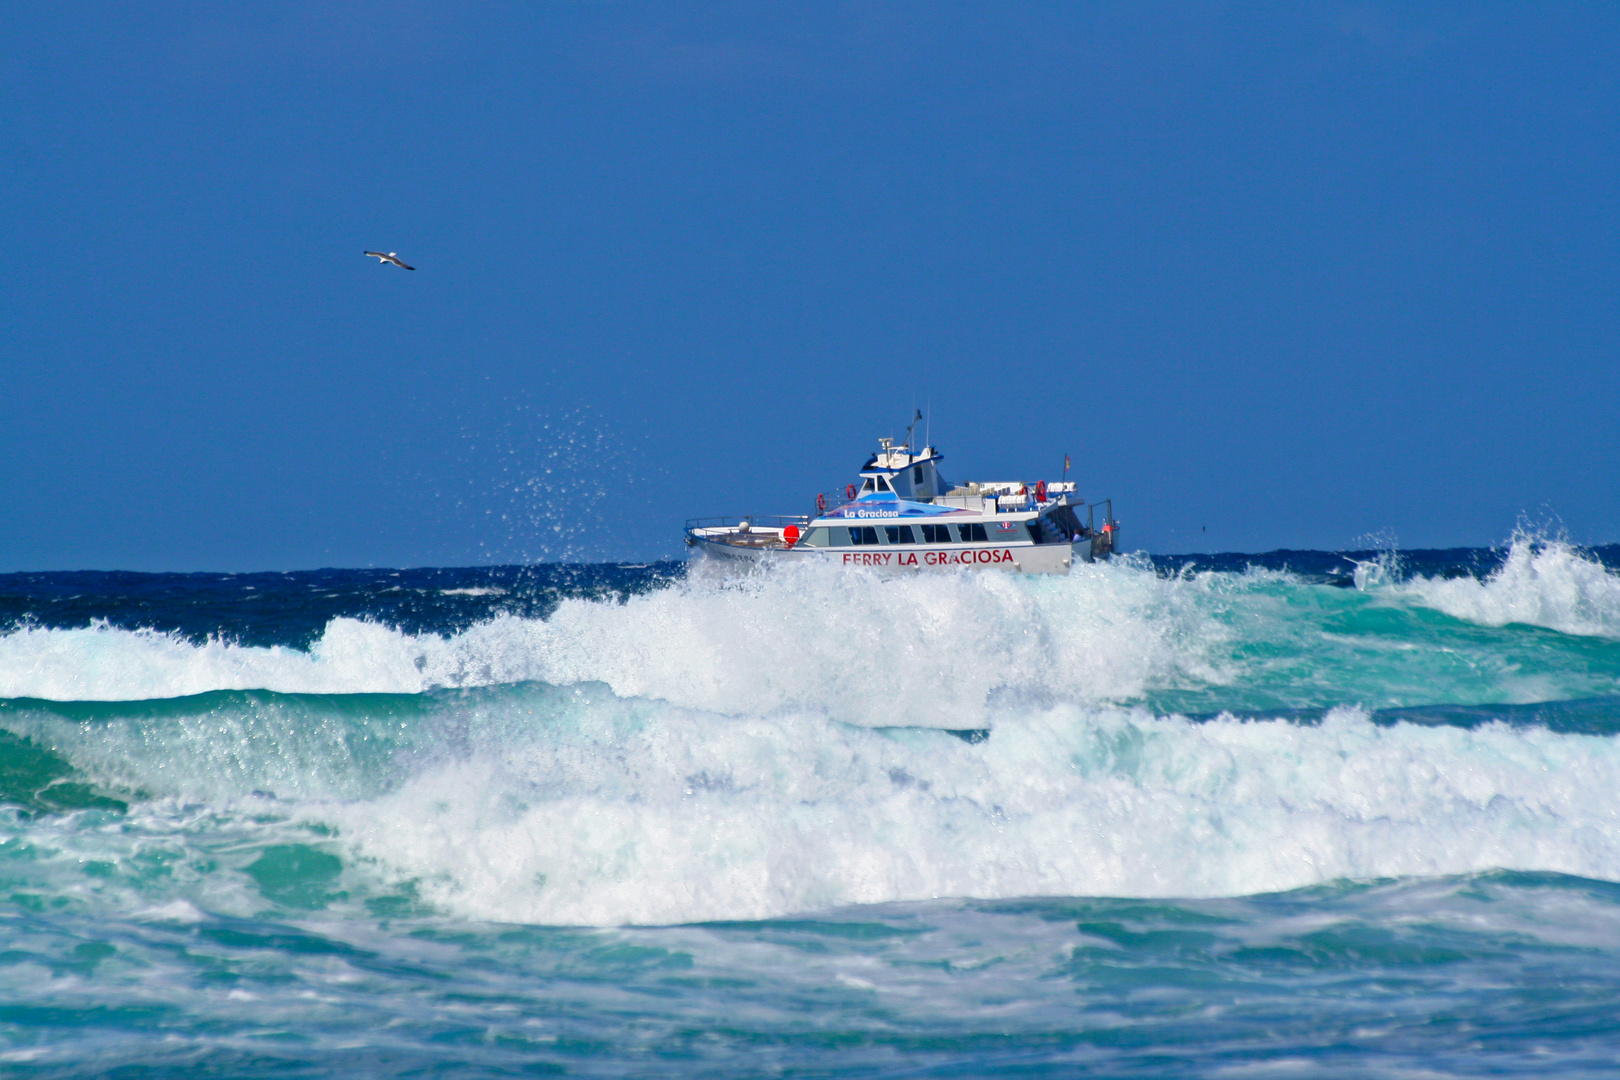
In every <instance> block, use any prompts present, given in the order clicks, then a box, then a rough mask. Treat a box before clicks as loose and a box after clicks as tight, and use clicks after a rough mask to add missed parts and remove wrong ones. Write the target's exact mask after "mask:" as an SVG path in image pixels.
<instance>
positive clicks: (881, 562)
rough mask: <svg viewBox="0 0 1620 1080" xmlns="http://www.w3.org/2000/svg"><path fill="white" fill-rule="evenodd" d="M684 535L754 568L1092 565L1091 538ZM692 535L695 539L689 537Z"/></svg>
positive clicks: (1048, 569) (1053, 570)
mask: <svg viewBox="0 0 1620 1080" xmlns="http://www.w3.org/2000/svg"><path fill="white" fill-rule="evenodd" d="M701 533H702V530H695V529H694V530H691V531H689V532H688V533H687V541H686V542H687V544H688V545H689V546H690V547H691V548H692V550H693V551H694V552H696V553H698V554H701V555H706V556H709V557H712V558H717V559H729V560H732V561H740V562H750V563H760V562H773V561H777V560H783V559H790V560H798V559H813V560H819V561H821V562H824V563H831V564H832V565H834V566H858V567H862V568H864V569H868V570H876V571H878V572H880V573H894V574H903V573H927V572H929V571H939V570H1003V571H1006V572H1007V573H1014V574H1019V573H1022V574H1067V573H1068V572H1069V568H1070V567H1071V566H1073V565H1074V564H1075V563H1077V562H1082V563H1085V562H1091V561H1092V538H1091V537H1087V538H1085V539H1082V540H1076V541H1074V542H1073V543H1069V544H996V543H988V544H937V545H920V544H919V545H909V544H885V545H881V546H879V547H876V548H870V547H834V548H825V547H804V546H798V547H791V548H790V547H786V546H785V545H749V546H744V545H741V544H736V543H728V542H727V541H726V539H724V538H723V537H722V536H704V535H701ZM694 534H697V535H694Z"/></svg>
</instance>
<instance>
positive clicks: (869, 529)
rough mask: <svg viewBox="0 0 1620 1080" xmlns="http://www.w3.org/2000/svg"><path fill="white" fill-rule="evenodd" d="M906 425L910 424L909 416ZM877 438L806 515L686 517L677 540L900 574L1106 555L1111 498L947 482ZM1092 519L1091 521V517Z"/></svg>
mask: <svg viewBox="0 0 1620 1080" xmlns="http://www.w3.org/2000/svg"><path fill="white" fill-rule="evenodd" d="M913 427H915V422H914V423H913ZM910 436H911V432H910V430H908V431H907V434H906V438H905V439H903V440H901V444H900V445H898V446H897V445H895V440H893V439H880V440H878V442H879V449H878V452H877V453H875V454H873V455H872V456H871V458H870V459H869V460H868V461H867V462H866V464H865V465H864V466H862V467H861V470H860V476H859V480H858V483H852V484H849V485H848V486H847V487H845V488H844V490H843V492H842V493H841V495H840V494H838V493H834V494H832V495H829V494H828V493H826V492H823V493H821V494H818V495H817V496H816V512H815V513H814V514H801V515H786V516H776V517H759V516H754V517H742V518H726V517H719V518H693V519H691V520H689V521H688V522H687V523H686V543H687V546H688V547H690V548H692V549H693V550H694V551H697V552H700V553H702V554H704V555H709V556H714V557H719V558H728V559H751V560H762V559H775V558H814V559H829V560H831V561H833V562H835V563H840V564H842V565H845V566H866V567H873V568H875V569H879V570H890V571H905V570H929V569H950V568H957V567H971V568H982V569H993V570H1008V571H1015V572H1021V573H1026V574H1066V573H1068V572H1069V568H1070V567H1071V566H1072V565H1073V564H1074V563H1075V562H1092V561H1094V560H1097V559H1106V558H1108V557H1109V556H1110V555H1111V554H1113V552H1114V550H1115V547H1116V546H1117V544H1118V542H1119V523H1118V522H1117V521H1115V520H1114V515H1113V501H1112V500H1111V499H1101V500H1098V501H1096V502H1087V501H1086V500H1084V499H1082V498H1080V497H1079V496H1078V495H1077V494H1076V493H1075V483H1074V482H1073V481H1071V480H1069V479H1067V473H1068V459H1067V458H1066V457H1065V458H1064V479H1061V480H1055V481H1047V480H1036V481H1033V482H1031V481H1020V480H1013V481H997V482H988V483H987V482H978V483H965V484H961V485H954V486H953V485H951V484H950V483H948V482H947V481H946V480H945V477H944V475H943V474H942V473H941V472H940V463H941V462H942V461H943V460H944V455H943V454H941V453H940V452H939V451H938V450H937V449H936V448H935V447H933V446H923V447H922V448H921V449H920V450H915V451H914V450H913V449H912V448H911V446H910V441H911V439H910ZM1099 519H1100V520H1099Z"/></svg>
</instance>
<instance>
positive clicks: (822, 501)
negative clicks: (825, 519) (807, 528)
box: [816, 491, 827, 514]
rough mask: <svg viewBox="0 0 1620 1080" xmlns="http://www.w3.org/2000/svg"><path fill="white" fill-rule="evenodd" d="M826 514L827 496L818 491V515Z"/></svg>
mask: <svg viewBox="0 0 1620 1080" xmlns="http://www.w3.org/2000/svg"><path fill="white" fill-rule="evenodd" d="M826 512H827V496H826V495H825V494H823V493H822V492H819V491H818V492H816V513H818V514H825V513H826Z"/></svg>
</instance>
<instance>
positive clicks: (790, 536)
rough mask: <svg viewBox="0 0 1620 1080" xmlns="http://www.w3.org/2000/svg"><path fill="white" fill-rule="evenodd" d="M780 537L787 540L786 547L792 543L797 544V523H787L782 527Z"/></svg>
mask: <svg viewBox="0 0 1620 1080" xmlns="http://www.w3.org/2000/svg"><path fill="white" fill-rule="evenodd" d="M782 539H783V540H786V541H787V546H788V547H792V546H793V545H794V544H797V543H798V542H799V527H798V526H797V525H789V526H788V527H787V528H785V529H783V530H782Z"/></svg>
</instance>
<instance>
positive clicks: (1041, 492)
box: [1035, 480, 1046, 502]
mask: <svg viewBox="0 0 1620 1080" xmlns="http://www.w3.org/2000/svg"><path fill="white" fill-rule="evenodd" d="M1035 501H1036V502H1045V501H1046V481H1045V480H1037V481H1035Z"/></svg>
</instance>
